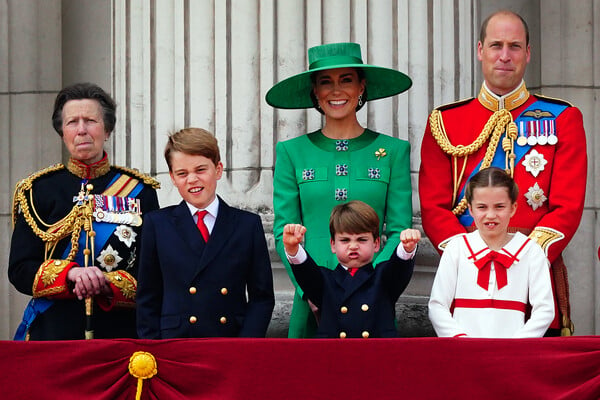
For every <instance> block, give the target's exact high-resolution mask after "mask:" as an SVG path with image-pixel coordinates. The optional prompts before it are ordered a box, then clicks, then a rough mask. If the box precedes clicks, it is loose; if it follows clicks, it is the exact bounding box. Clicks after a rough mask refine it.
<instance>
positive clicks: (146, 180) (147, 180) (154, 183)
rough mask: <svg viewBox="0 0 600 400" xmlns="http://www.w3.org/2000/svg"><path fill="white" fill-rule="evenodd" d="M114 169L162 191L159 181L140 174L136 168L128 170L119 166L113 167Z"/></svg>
mask: <svg viewBox="0 0 600 400" xmlns="http://www.w3.org/2000/svg"><path fill="white" fill-rule="evenodd" d="M113 167H114V168H115V169H118V170H120V171H122V172H125V173H127V174H129V175H133V176H134V177H136V178H138V179H140V180H141V181H142V182H144V183H145V184H146V185H150V186H152V187H153V188H154V189H160V182H159V181H157V180H156V179H154V178H153V177H151V176H150V175H147V174H144V173H142V172H140V171H139V170H137V169H134V168H128V167H121V166H118V165H113Z"/></svg>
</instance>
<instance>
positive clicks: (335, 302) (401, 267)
mask: <svg viewBox="0 0 600 400" xmlns="http://www.w3.org/2000/svg"><path fill="white" fill-rule="evenodd" d="M413 268H414V259H411V260H402V259H400V258H399V257H398V256H397V255H396V252H395V251H394V253H393V254H392V257H391V258H390V260H388V261H384V262H381V263H379V264H377V268H373V265H372V264H368V265H365V266H363V267H361V268H359V269H358V271H357V272H356V274H355V275H354V276H351V275H350V274H349V273H348V271H346V270H345V269H344V268H343V267H342V266H341V265H339V264H338V266H337V267H336V269H334V270H330V269H328V268H323V267H319V266H317V264H316V263H315V262H314V260H313V259H312V258H311V257H310V256H308V259H307V260H306V261H305V262H303V263H302V264H292V271H293V272H294V276H295V278H296V281H297V282H298V284H299V285H300V287H301V288H302V290H303V291H304V294H305V297H306V298H308V299H309V300H311V301H312V302H313V303H314V304H315V305H316V306H317V307H319V309H320V310H321V321H320V323H319V327H318V329H317V335H316V337H318V338H345V337H348V338H358V337H371V338H373V337H397V336H398V331H397V329H396V326H395V322H394V321H395V315H396V311H395V305H396V301H397V300H398V297H400V295H401V294H402V292H403V291H404V289H405V288H406V286H407V285H408V282H409V281H410V278H411V276H412V272H413Z"/></svg>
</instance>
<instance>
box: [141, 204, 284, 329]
mask: <svg viewBox="0 0 600 400" xmlns="http://www.w3.org/2000/svg"><path fill="white" fill-rule="evenodd" d="M142 237H143V241H142V249H141V256H140V271H139V277H138V294H137V318H138V320H137V331H138V334H139V336H140V338H145V339H161V338H162V339H165V338H194V337H237V336H244V337H264V336H265V334H266V331H267V327H268V325H269V321H270V320H271V313H272V312H273V307H274V304H275V297H274V294H273V276H272V273H271V262H270V259H269V253H268V249H267V243H266V241H265V235H264V231H263V227H262V224H261V221H260V217H259V216H258V215H256V214H253V213H250V212H247V211H243V210H239V209H237V208H233V207H230V206H228V205H227V204H226V203H225V202H224V201H223V200H222V199H219V213H218V215H217V219H216V221H215V226H214V228H213V231H212V232H211V235H210V238H209V240H208V243H206V244H205V242H204V239H202V235H201V234H200V231H199V230H198V228H197V227H196V224H195V223H194V219H193V218H192V216H191V214H190V210H189V208H188V206H187V204H186V203H185V202H184V201H182V202H181V203H180V204H179V205H177V206H171V207H166V208H163V209H161V210H158V211H155V212H152V213H150V214H148V215H146V218H145V219H144V227H143V235H142ZM246 291H247V294H248V295H247V296H246Z"/></svg>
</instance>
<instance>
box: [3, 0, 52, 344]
mask: <svg viewBox="0 0 600 400" xmlns="http://www.w3.org/2000/svg"><path fill="white" fill-rule="evenodd" d="M60 5H61V2H60V1H59V0H48V1H42V2H40V1H35V0H8V1H3V2H0V132H1V134H0V187H1V188H2V190H1V191H0V210H1V211H0V221H1V223H0V262H1V265H3V268H2V275H1V276H0V338H2V339H8V338H12V336H13V334H14V332H15V329H16V327H17V325H18V324H19V322H20V321H21V317H22V315H23V310H24V308H25V305H26V304H27V301H28V299H29V297H27V296H25V295H21V294H20V293H18V292H17V291H16V290H15V289H14V288H13V286H12V285H11V284H10V283H9V282H8V276H7V267H8V255H9V243H10V237H11V234H12V225H11V210H12V194H13V189H14V187H15V184H16V182H17V181H18V180H20V179H23V178H25V177H26V176H27V175H29V174H30V173H32V172H35V171H37V170H39V169H41V168H44V167H46V166H48V165H50V164H54V163H57V162H60V161H61V148H62V141H61V139H60V137H59V136H58V135H57V134H56V132H55V131H54V129H52V124H51V114H52V106H53V103H54V97H55V96H56V93H57V91H58V90H59V89H60V86H61V68H62V65H61V48H62V47H61V13H60V11H61V8H60Z"/></svg>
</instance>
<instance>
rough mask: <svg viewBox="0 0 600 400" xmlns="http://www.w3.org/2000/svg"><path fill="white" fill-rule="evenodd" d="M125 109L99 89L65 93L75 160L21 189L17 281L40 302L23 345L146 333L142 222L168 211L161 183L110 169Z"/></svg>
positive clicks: (64, 130)
mask: <svg viewBox="0 0 600 400" xmlns="http://www.w3.org/2000/svg"><path fill="white" fill-rule="evenodd" d="M115 111H116V104H115V102H114V100H113V99H112V98H111V97H110V96H109V95H108V94H107V93H106V92H104V90H102V89H101V88H100V87H98V86H96V85H94V84H90V83H82V84H75V85H72V86H69V87H66V88H64V89H63V90H61V91H60V92H59V93H58V95H57V97H56V101H55V104H54V112H53V115H52V123H53V126H54V129H55V130H56V131H57V132H58V134H59V135H60V136H61V138H62V140H63V142H64V144H65V146H66V148H67V150H68V151H69V153H70V158H69V161H68V163H67V164H66V165H63V164H55V165H53V166H50V167H48V168H46V169H43V170H41V171H38V172H35V173H33V174H32V175H30V176H29V177H27V178H25V179H23V180H22V181H20V182H19V183H17V186H16V189H15V195H14V199H13V225H14V231H13V235H12V241H11V249H10V260H9V267H8V277H9V280H10V282H11V283H12V284H13V285H14V286H15V288H16V289H17V290H19V291H20V292H22V293H24V294H27V295H30V296H32V297H33V299H32V300H31V301H30V303H29V305H28V307H27V309H26V310H25V315H24V316H23V322H22V323H21V326H19V328H18V330H17V334H16V335H15V339H26V338H27V339H31V340H70V339H83V338H84V337H86V338H91V337H97V338H113V337H135V336H136V331H135V292H136V287H137V282H136V274H137V254H138V249H139V245H138V243H139V240H140V238H139V234H140V231H141V224H142V218H141V216H142V213H146V212H148V211H151V210H155V209H157V208H158V199H157V196H156V190H155V189H157V188H158V187H159V185H158V182H157V181H156V180H154V179H152V178H151V177H149V176H146V175H143V174H141V173H139V172H137V171H135V170H132V169H129V168H124V167H117V166H112V165H110V164H109V161H108V158H107V154H106V153H105V152H104V149H103V145H104V142H105V141H106V140H108V138H109V136H110V134H111V132H112V131H113V128H114V126H115V122H116V116H115ZM92 332H93V333H92Z"/></svg>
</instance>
